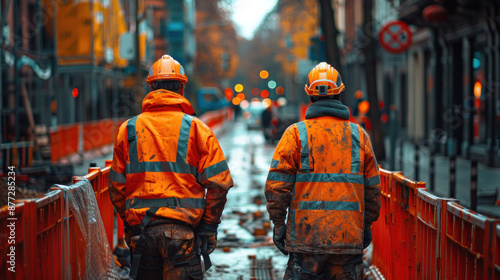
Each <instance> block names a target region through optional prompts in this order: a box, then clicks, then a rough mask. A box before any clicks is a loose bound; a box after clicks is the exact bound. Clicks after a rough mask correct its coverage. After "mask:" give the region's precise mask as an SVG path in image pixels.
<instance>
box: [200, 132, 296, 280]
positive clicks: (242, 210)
mask: <svg viewBox="0 0 500 280" xmlns="http://www.w3.org/2000/svg"><path fill="white" fill-rule="evenodd" d="M218 140H219V143H220V145H221V147H222V149H223V151H224V155H225V156H226V158H227V160H228V165H229V169H230V170H231V176H232V177H233V180H234V183H235V186H234V187H233V188H232V189H231V190H230V191H229V193H228V197H227V203H226V207H225V209H224V212H223V216H222V218H221V220H222V222H221V224H220V226H219V230H218V231H219V233H218V246H217V249H216V250H215V251H214V252H213V253H212V254H211V255H210V256H211V260H212V264H213V267H212V268H211V269H210V270H209V271H208V272H207V273H206V279H250V278H251V260H250V259H249V256H250V255H254V256H255V257H256V258H257V259H269V258H270V257H271V258H272V264H273V268H272V269H271V271H272V273H273V277H274V279H281V278H282V277H283V273H284V270H285V266H286V262H287V260H288V257H287V256H284V255H283V254H281V252H280V251H279V250H278V249H276V248H275V247H274V245H273V244H272V225H271V229H269V230H267V235H259V236H254V235H253V233H255V231H256V230H257V231H264V232H266V229H265V225H264V223H266V222H269V220H268V214H267V210H266V202H265V197H264V186H265V182H266V178H267V173H268V170H269V166H270V163H271V158H272V155H273V153H274V149H275V145H271V144H267V143H265V140H264V136H263V134H262V131H261V130H247V128H246V125H245V124H244V123H242V122H236V123H234V124H231V125H230V127H228V128H227V129H226V132H225V133H224V134H223V135H221V136H219V137H218ZM225 251H226V252H225ZM227 251H228V252H227Z"/></svg>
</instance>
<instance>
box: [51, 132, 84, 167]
mask: <svg viewBox="0 0 500 280" xmlns="http://www.w3.org/2000/svg"><path fill="white" fill-rule="evenodd" d="M79 135H80V125H79V124H72V125H59V126H57V130H52V129H51V131H50V146H51V149H50V155H51V160H52V162H57V161H58V160H59V159H61V158H63V157H66V156H69V155H71V154H75V153H78V146H79V143H80V139H79Z"/></svg>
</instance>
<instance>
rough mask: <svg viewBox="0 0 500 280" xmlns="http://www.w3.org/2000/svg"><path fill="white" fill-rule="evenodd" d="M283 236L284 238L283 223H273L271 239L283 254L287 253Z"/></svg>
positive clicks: (284, 229)
mask: <svg viewBox="0 0 500 280" xmlns="http://www.w3.org/2000/svg"><path fill="white" fill-rule="evenodd" d="M285 238H286V226H285V223H278V224H277V223H274V231H273V241H274V245H276V247H278V249H279V250H280V251H281V253H283V254H284V255H288V252H287V251H286V250H285Z"/></svg>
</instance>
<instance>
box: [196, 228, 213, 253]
mask: <svg viewBox="0 0 500 280" xmlns="http://www.w3.org/2000/svg"><path fill="white" fill-rule="evenodd" d="M196 235H197V236H198V237H199V238H198V240H200V242H199V244H198V246H199V247H200V248H201V249H202V250H203V247H204V246H207V247H206V249H207V253H208V254H210V253H212V252H213V251H214V250H215V247H217V225H209V224H205V223H203V222H202V223H201V224H200V225H199V226H198V227H197V228H196Z"/></svg>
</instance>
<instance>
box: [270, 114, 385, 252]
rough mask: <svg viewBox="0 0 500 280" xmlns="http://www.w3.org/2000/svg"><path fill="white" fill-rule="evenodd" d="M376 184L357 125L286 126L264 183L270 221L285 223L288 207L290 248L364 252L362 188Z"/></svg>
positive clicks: (323, 120)
mask: <svg viewBox="0 0 500 280" xmlns="http://www.w3.org/2000/svg"><path fill="white" fill-rule="evenodd" d="M379 183H380V177H379V172H378V167H377V163H376V161H375V159H374V157H373V152H372V148H371V144H370V140H369V138H368V135H367V134H366V132H365V131H364V130H363V129H362V128H361V127H360V126H358V125H357V124H355V123H351V122H349V121H345V120H341V119H338V118H334V117H319V118H314V119H308V120H305V121H303V122H299V123H297V124H295V125H292V126H291V127H289V128H288V129H287V131H286V132H285V134H284V135H283V137H282V139H281V140H280V143H279V144H278V147H277V148H276V151H275V154H274V156H273V160H272V163H271V169H270V171H269V175H268V178H267V182H266V198H267V200H268V211H269V213H270V219H271V220H273V221H278V222H279V221H283V220H284V219H285V215H286V213H287V211H286V210H287V209H286V206H289V209H288V210H289V213H288V221H287V238H286V249H287V250H288V251H291V252H300V253H327V254H328V253H330V254H333V253H342V254H362V252H363V227H364V223H365V191H366V190H369V189H370V188H374V187H376V186H377V185H378V184H379ZM377 216H378V213H377ZM367 222H369V223H371V222H372V221H367Z"/></svg>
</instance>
